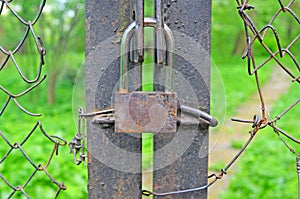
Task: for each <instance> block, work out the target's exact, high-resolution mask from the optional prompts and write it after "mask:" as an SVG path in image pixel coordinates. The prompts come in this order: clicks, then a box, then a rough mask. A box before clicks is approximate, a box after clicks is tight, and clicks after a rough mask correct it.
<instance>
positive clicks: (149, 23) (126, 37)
mask: <svg viewBox="0 0 300 199" xmlns="http://www.w3.org/2000/svg"><path fill="white" fill-rule="evenodd" d="M135 27H136V22H135V21H134V22H132V23H131V24H130V25H129V26H128V27H127V28H126V30H125V31H124V33H123V36H122V41H121V57H120V59H121V61H120V76H121V80H120V89H119V91H120V92H128V82H127V81H128V78H127V76H128V74H127V73H128V71H127V70H128V61H129V59H128V55H127V53H128V52H129V48H130V45H129V44H130V41H131V39H132V37H133V35H134V32H135ZM144 27H153V28H157V20H156V19H153V18H148V17H147V18H144ZM164 35H165V38H166V45H167V51H166V52H167V54H166V55H167V56H166V57H167V59H166V60H168V62H167V61H166V65H167V66H169V67H168V70H169V71H168V74H169V78H168V79H166V90H167V91H171V90H172V89H173V52H174V47H175V41H174V36H173V33H172V31H171V29H170V28H169V27H168V26H167V25H166V24H164Z"/></svg>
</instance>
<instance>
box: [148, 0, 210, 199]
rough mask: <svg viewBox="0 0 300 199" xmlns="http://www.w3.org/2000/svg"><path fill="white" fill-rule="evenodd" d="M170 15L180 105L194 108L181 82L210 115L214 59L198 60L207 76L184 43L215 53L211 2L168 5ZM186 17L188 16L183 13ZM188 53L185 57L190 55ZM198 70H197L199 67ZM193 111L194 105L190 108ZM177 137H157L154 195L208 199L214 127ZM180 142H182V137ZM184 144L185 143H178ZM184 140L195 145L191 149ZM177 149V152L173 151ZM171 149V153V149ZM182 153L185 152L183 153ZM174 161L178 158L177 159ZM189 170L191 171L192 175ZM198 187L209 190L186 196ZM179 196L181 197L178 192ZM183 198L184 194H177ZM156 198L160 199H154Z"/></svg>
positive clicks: (188, 129)
mask: <svg viewBox="0 0 300 199" xmlns="http://www.w3.org/2000/svg"><path fill="white" fill-rule="evenodd" d="M162 7H164V8H166V11H165V13H164V15H165V16H166V20H165V21H166V22H165V23H166V24H168V26H169V27H170V28H171V30H172V31H173V33H174V35H175V41H176V47H175V48H176V51H175V52H176V53H175V52H172V54H173V55H174V71H177V72H178V73H175V74H174V82H173V83H174V91H175V92H177V93H178V96H179V103H180V104H181V103H184V104H186V103H185V102H188V100H189V99H187V98H185V97H184V95H183V94H182V93H183V92H184V91H183V90H184V89H178V88H179V87H180V84H181V83H182V82H180V81H179V78H180V77H184V78H185V80H186V81H187V82H188V83H189V84H190V85H191V86H192V87H193V91H191V92H195V96H196V97H197V101H198V102H199V104H198V105H199V106H197V107H195V106H193V107H195V108H199V107H203V110H204V109H205V111H206V110H209V90H208V89H209V88H208V87H205V86H203V85H209V76H210V73H209V67H210V64H209V53H208V54H207V55H200V54H199V55H197V56H198V57H196V56H193V59H194V60H195V59H196V61H195V62H197V63H198V64H197V66H201V67H202V68H201V75H200V74H199V73H198V70H196V69H195V66H193V65H192V64H191V63H190V62H188V61H187V60H186V59H188V56H192V53H193V52H192V51H191V50H192V49H191V47H190V48H188V47H189V45H190V44H188V43H187V41H183V40H184V39H182V38H184V36H185V35H189V36H192V39H193V40H194V41H195V43H201V46H203V48H204V49H205V50H206V51H207V52H210V24H211V20H210V19H211V0H203V1H168V2H165V4H164V6H162ZM183 12H184V13H183ZM185 50H186V52H183V51H185ZM197 66H196V67H197ZM163 74H165V70H163V69H162V67H159V65H157V66H155V75H154V89H155V91H163V90H164V86H162V85H161V84H160V82H161V79H162V78H163V77H164V75H163ZM187 105H189V106H191V104H187ZM179 128H180V130H179V131H178V132H177V133H176V134H173V133H164V134H161V133H157V134H155V137H154V190H153V192H154V193H168V192H171V193H176V194H175V195H172V196H166V198H175V199H177V198H198V199H206V198H207V190H206V188H207V186H206V185H207V165H208V151H207V150H206V149H207V145H208V127H207V125H203V126H202V125H201V122H200V126H196V127H195V126H185V125H180V126H179ZM178 136H179V137H178ZM178 138H180V139H178ZM184 140H190V143H189V144H188V145H185V144H186V142H184ZM172 145H173V147H172ZM168 148H170V149H168ZM180 149H182V150H183V151H178V150H180ZM174 157H176V158H175V159H174ZM187 168H188V169H187ZM194 187H203V189H202V188H201V189H199V190H198V191H193V192H180V190H188V189H191V188H194ZM178 191H179V192H178ZM177 193H178V194H177ZM154 198H156V197H155V196H154Z"/></svg>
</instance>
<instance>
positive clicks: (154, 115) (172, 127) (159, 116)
mask: <svg viewBox="0 0 300 199" xmlns="http://www.w3.org/2000/svg"><path fill="white" fill-rule="evenodd" d="M144 26H150V27H154V28H156V26H157V21H156V19H153V18H145V19H144ZM135 27H136V22H133V23H131V24H130V25H129V26H128V28H127V29H126V31H125V32H124V34H123V37H122V43H121V54H122V55H121V62H120V63H121V67H120V74H121V81H120V88H119V92H117V93H116V94H115V132H119V133H120V132H125V133H142V132H152V133H158V132H161V133H163V132H176V126H177V95H176V93H175V92H173V90H172V89H173V88H172V87H173V86H172V85H173V55H172V53H173V49H174V38H173V34H172V32H171V30H170V29H169V27H168V26H167V25H164V35H165V40H166V44H167V45H166V46H167V53H166V54H167V56H166V57H167V58H168V62H166V64H165V65H164V67H165V68H166V73H168V74H167V75H166V77H167V78H166V85H165V92H142V91H133V92H130V93H129V91H128V83H127V82H128V80H127V79H128V75H129V74H128V73H129V71H128V63H127V62H128V57H127V56H126V53H127V52H128V51H129V44H130V41H131V39H132V36H133V33H134V29H135ZM167 64H168V66H167Z"/></svg>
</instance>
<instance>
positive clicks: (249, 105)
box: [208, 67, 291, 199]
mask: <svg viewBox="0 0 300 199" xmlns="http://www.w3.org/2000/svg"><path fill="white" fill-rule="evenodd" d="M290 82H291V81H290V78H289V77H288V75H286V74H285V73H284V72H283V71H282V69H281V68H279V67H274V70H273V72H272V74H271V77H270V79H269V80H268V81H267V82H266V84H265V85H264V87H263V93H264V100H265V104H266V108H267V109H268V110H271V109H272V106H273V104H274V103H275V102H276V100H278V99H279V98H280V96H282V95H283V94H285V93H286V92H287V91H288V88H289V86H290ZM259 107H260V104H259V98H258V94H257V93H255V94H254V95H253V96H251V97H250V98H249V99H248V100H247V101H245V102H244V103H242V104H241V105H240V107H238V109H237V113H236V115H234V116H233V118H238V119H247V120H251V119H252V118H253V116H254V114H259V113H260V108H259ZM229 117H230V116H229ZM230 118H231V117H230ZM230 118H228V119H227V120H228V122H226V123H225V125H224V127H223V130H222V132H221V133H216V132H213V131H211V132H210V137H209V139H210V150H211V151H210V154H209V165H214V164H215V163H217V162H224V163H227V162H229V161H230V160H231V159H232V157H233V156H234V155H235V154H236V153H237V150H236V149H233V148H232V147H231V143H232V141H246V139H247V138H248V137H249V134H248V133H247V132H248V131H249V130H250V128H251V127H250V126H249V124H248V125H247V124H240V123H236V122H234V123H233V122H231V121H229V120H230ZM237 165H238V162H237V163H236V164H234V165H233V166H232V167H231V169H230V171H228V175H226V176H225V177H224V178H223V179H222V180H220V181H219V182H216V183H215V184H214V185H213V186H211V187H210V188H209V192H208V193H209V194H208V195H209V197H208V198H209V199H217V198H218V196H219V195H220V193H221V192H222V191H223V190H224V189H226V188H227V187H228V185H229V180H230V177H231V176H233V174H234V172H235V170H236V166H237ZM212 172H213V171H211V172H209V173H212Z"/></svg>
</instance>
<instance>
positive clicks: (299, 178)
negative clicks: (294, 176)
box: [296, 154, 300, 199]
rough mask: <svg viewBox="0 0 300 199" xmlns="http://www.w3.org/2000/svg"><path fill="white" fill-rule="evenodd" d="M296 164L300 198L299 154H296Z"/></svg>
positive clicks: (299, 197)
mask: <svg viewBox="0 0 300 199" xmlns="http://www.w3.org/2000/svg"><path fill="white" fill-rule="evenodd" d="M296 161H297V162H296V163H297V164H296V166H297V173H298V199H300V154H298V155H297V158H296Z"/></svg>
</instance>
